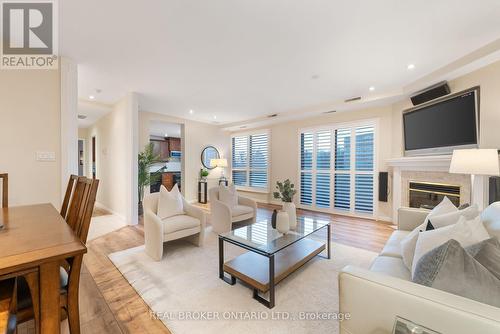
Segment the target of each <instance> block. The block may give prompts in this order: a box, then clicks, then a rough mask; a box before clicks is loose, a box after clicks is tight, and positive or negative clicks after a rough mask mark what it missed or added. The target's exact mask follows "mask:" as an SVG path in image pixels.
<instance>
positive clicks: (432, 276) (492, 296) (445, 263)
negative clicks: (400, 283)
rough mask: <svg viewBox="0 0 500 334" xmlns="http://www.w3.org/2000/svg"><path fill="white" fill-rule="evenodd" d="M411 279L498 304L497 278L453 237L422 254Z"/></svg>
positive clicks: (498, 289)
mask: <svg viewBox="0 0 500 334" xmlns="http://www.w3.org/2000/svg"><path fill="white" fill-rule="evenodd" d="M413 282H415V283H418V284H422V285H425V286H429V287H432V288H435V289H439V290H442V291H446V292H450V293H453V294H456V295H459V296H462V297H466V298H469V299H473V300H476V301H478V302H481V303H485V304H489V305H493V306H496V307H500V279H498V278H497V277H495V276H494V275H493V274H492V273H491V272H490V271H489V270H488V269H486V268H485V267H484V266H483V265H481V264H480V263H479V262H478V261H477V260H475V259H474V258H473V257H472V256H471V255H470V254H468V252H467V251H466V250H465V249H464V248H463V247H462V246H461V245H460V243H459V242H458V241H456V240H448V241H447V242H445V243H444V244H442V245H441V246H438V247H436V248H434V249H432V250H430V251H429V252H427V253H426V254H425V255H424V256H422V258H421V259H420V260H419V261H418V264H417V266H416V270H415V274H414V276H413Z"/></svg>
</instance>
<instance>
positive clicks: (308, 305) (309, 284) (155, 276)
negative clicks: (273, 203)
mask: <svg viewBox="0 0 500 334" xmlns="http://www.w3.org/2000/svg"><path fill="white" fill-rule="evenodd" d="M207 232H208V233H207V234H206V240H205V245H204V246H203V247H196V246H193V245H192V244H190V243H188V242H186V241H175V242H171V243H167V244H165V245H164V247H165V249H164V257H163V260H162V261H160V262H155V261H153V260H152V259H151V258H149V257H148V256H147V255H146V253H145V252H144V246H141V247H135V248H131V249H127V250H124V251H120V252H117V253H113V254H110V255H109V258H110V259H111V261H112V262H113V263H114V264H115V266H116V267H117V268H118V270H120V272H121V273H122V274H123V276H124V277H125V278H126V279H127V280H128V282H129V283H130V284H131V285H132V287H134V289H135V290H136V291H137V293H138V294H139V295H140V296H141V297H142V299H144V301H145V302H146V303H147V304H148V305H149V307H150V308H151V310H152V311H151V316H152V317H157V318H158V319H160V320H161V321H162V322H163V323H164V324H165V326H167V328H168V329H169V330H170V331H171V332H172V333H174V334H198V333H200V334H201V333H203V334H210V333H226V332H231V333H238V334H246V333H259V334H267V333H273V334H281V333H283V334H285V333H286V334H291V333H315V334H317V333H329V334H332V333H338V332H339V323H338V319H337V318H338V316H337V313H338V309H339V306H338V282H337V277H338V273H339V271H340V270H341V269H342V268H343V267H344V266H346V265H348V264H352V265H356V266H360V267H365V268H367V267H368V266H369V265H370V263H371V261H372V260H373V259H374V258H375V257H376V255H377V254H375V253H373V252H369V251H366V250H362V249H358V248H353V247H349V246H345V245H341V244H337V243H332V259H331V260H326V259H323V258H320V257H316V258H314V259H312V260H311V261H310V262H308V263H307V264H306V265H304V266H303V267H302V268H300V269H299V270H298V271H297V272H295V273H293V274H292V275H290V276H288V277H287V278H286V279H285V280H283V281H282V282H281V283H280V284H279V285H278V286H277V289H276V306H275V307H274V308H273V309H272V310H270V309H268V308H266V307H265V306H263V305H262V304H260V303H259V302H257V301H256V300H254V299H253V298H252V290H251V289H250V288H249V287H247V286H245V285H243V284H242V283H241V282H240V281H238V282H237V283H236V285H233V286H231V285H229V284H227V283H225V282H224V281H222V280H221V279H219V277H218V250H217V249H218V248H217V247H218V246H217V236H216V235H215V234H214V233H213V232H211V231H207ZM243 252H244V250H242V249H240V248H238V247H235V246H233V245H229V244H227V243H225V258H226V260H227V259H230V258H232V257H235V256H237V255H239V254H241V253H243ZM320 317H321V318H322V319H321V320H320Z"/></svg>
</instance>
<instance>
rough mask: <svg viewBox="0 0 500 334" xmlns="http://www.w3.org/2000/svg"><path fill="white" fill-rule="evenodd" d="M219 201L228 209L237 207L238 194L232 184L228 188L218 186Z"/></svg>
mask: <svg viewBox="0 0 500 334" xmlns="http://www.w3.org/2000/svg"><path fill="white" fill-rule="evenodd" d="M219 200H220V201H221V202H222V203H224V204H226V205H227V206H228V207H230V208H234V207H235V206H237V205H238V192H237V191H236V187H235V186H234V184H231V185H230V186H229V187H226V186H224V185H222V184H221V185H220V186H219Z"/></svg>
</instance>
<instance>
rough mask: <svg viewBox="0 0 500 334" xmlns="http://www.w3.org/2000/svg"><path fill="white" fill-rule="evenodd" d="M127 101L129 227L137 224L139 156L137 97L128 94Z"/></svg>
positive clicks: (134, 94)
mask: <svg viewBox="0 0 500 334" xmlns="http://www.w3.org/2000/svg"><path fill="white" fill-rule="evenodd" d="M125 99H126V100H127V101H126V103H127V107H126V113H127V120H128V124H127V127H128V132H129V137H128V138H127V143H126V145H127V146H126V147H130V149H129V150H128V164H129V168H127V169H128V170H127V179H128V180H127V184H128V185H129V186H128V187H127V217H126V218H127V222H128V223H129V224H130V225H136V224H137V223H138V203H139V194H138V190H137V189H138V160H137V155H138V154H139V97H138V95H137V94H136V93H128V94H127V96H126V97H125Z"/></svg>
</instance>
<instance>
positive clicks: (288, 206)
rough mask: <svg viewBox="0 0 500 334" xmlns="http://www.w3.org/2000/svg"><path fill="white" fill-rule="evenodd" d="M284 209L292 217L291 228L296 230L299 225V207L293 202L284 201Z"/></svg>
mask: <svg viewBox="0 0 500 334" xmlns="http://www.w3.org/2000/svg"><path fill="white" fill-rule="evenodd" d="M283 211H285V212H286V213H288V218H289V219H290V229H292V230H295V228H296V227H297V208H296V207H295V203H293V202H283Z"/></svg>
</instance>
